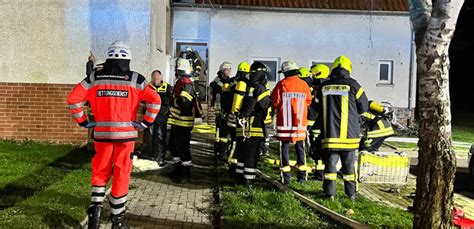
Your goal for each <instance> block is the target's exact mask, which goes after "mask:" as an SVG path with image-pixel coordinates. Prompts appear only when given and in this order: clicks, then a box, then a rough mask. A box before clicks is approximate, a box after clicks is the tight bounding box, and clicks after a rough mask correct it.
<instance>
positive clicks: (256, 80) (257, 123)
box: [236, 62, 270, 185]
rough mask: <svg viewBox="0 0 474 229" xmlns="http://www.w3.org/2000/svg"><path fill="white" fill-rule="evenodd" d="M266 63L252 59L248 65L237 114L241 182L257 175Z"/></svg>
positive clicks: (267, 104) (267, 102)
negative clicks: (247, 76)
mask: <svg viewBox="0 0 474 229" xmlns="http://www.w3.org/2000/svg"><path fill="white" fill-rule="evenodd" d="M269 72H270V69H269V68H268V66H266V65H265V64H263V63H261V62H254V63H253V64H252V65H251V66H250V74H249V80H248V84H247V87H246V91H245V94H244V97H243V102H242V107H241V108H240V110H239V112H238V113H237V119H238V123H239V124H238V127H237V132H236V135H237V151H238V153H237V155H238V159H237V160H238V163H237V169H236V173H237V178H238V181H239V182H240V183H244V184H246V185H251V184H252V182H253V181H254V180H255V178H256V173H257V163H258V159H259V146H260V144H261V142H263V141H264V139H265V136H266V131H265V123H264V121H265V117H266V116H267V113H268V108H269V107H270V92H269V91H268V90H267V89H266V87H265V83H266V79H267V74H268V73H269Z"/></svg>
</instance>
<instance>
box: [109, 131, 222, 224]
mask: <svg viewBox="0 0 474 229" xmlns="http://www.w3.org/2000/svg"><path fill="white" fill-rule="evenodd" d="M193 138H194V137H193ZM193 140H195V139H193ZM197 140H198V141H200V143H201V144H199V145H197V146H192V147H193V150H192V152H193V163H194V164H195V166H194V167H193V170H192V173H193V176H192V181H191V183H189V184H177V183H174V182H173V181H172V180H171V179H170V178H168V177H167V176H166V173H168V172H169V171H170V169H171V166H166V167H165V168H160V169H158V170H156V169H153V170H149V171H141V172H135V173H133V174H132V178H131V181H130V191H129V194H128V203H127V213H126V222H127V224H128V225H129V226H130V227H131V228H169V229H173V228H212V216H210V215H209V214H208V213H207V209H208V208H209V206H210V205H211V204H212V202H213V199H212V188H213V184H214V176H213V171H214V167H213V164H212V159H213V155H212V147H211V146H212V145H211V144H208V143H207V141H212V140H209V139H207V138H205V139H197ZM104 208H105V209H104V211H103V217H102V223H103V224H102V225H101V228H111V223H110V222H109V219H108V214H109V212H110V210H109V209H110V208H109V206H108V204H107V203H104Z"/></svg>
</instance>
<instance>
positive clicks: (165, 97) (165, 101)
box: [150, 81, 173, 122]
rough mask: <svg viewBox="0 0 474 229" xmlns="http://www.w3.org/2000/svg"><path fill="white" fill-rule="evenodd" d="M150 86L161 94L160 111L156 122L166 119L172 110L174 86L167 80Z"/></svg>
mask: <svg viewBox="0 0 474 229" xmlns="http://www.w3.org/2000/svg"><path fill="white" fill-rule="evenodd" d="M150 86H151V87H152V88H153V89H154V90H155V92H156V93H158V95H160V98H161V109H160V113H158V116H157V118H156V120H155V122H157V121H163V120H166V119H167V118H168V112H169V110H170V101H171V97H172V95H173V87H172V86H171V85H169V84H168V83H167V82H163V81H162V82H161V84H160V85H159V86H155V85H153V84H150Z"/></svg>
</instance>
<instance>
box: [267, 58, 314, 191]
mask: <svg viewBox="0 0 474 229" xmlns="http://www.w3.org/2000/svg"><path fill="white" fill-rule="evenodd" d="M280 72H283V74H284V75H285V79H283V80H281V81H280V82H278V84H277V85H276V87H275V89H273V92H272V108H273V109H274V110H275V112H276V113H277V139H278V140H280V141H281V152H280V155H281V160H280V170H281V181H282V183H284V184H289V183H290V179H291V173H290V172H291V167H290V161H289V155H288V153H289V152H288V151H289V144H290V142H291V143H295V150H296V166H297V167H298V173H297V179H298V182H300V183H304V182H306V179H307V172H308V167H307V166H306V158H305V157H306V156H305V150H304V140H305V139H306V128H307V125H308V119H307V115H308V106H309V105H310V104H311V91H310V89H309V86H308V84H307V83H306V82H305V81H303V80H301V79H300V78H299V77H298V76H299V74H300V71H299V69H298V66H297V65H296V63H295V62H294V61H287V62H284V63H283V64H282V65H281V71H280Z"/></svg>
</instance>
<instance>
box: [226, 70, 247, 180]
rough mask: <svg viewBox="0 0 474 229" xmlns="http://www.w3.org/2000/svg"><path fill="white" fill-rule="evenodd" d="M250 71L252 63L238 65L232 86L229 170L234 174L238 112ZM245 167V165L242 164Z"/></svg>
mask: <svg viewBox="0 0 474 229" xmlns="http://www.w3.org/2000/svg"><path fill="white" fill-rule="evenodd" d="M249 72H250V64H249V63H248V62H246V61H243V62H241V63H240V64H239V66H238V67H237V74H236V75H235V77H233V78H232V81H233V86H232V87H231V89H230V90H231V93H232V106H231V111H230V114H229V115H228V119H227V125H228V126H229V128H230V137H231V140H232V150H231V153H230V155H229V158H228V163H229V172H230V173H231V174H233V173H234V172H235V168H236V166H237V163H238V162H237V158H238V152H237V150H236V148H237V145H236V144H237V137H236V128H237V124H236V122H237V120H236V116H235V115H236V114H238V112H239V111H240V109H241V108H242V101H243V98H244V96H245V92H246V91H247V84H248V78H247V75H248V74H249ZM241 167H242V168H243V165H242V166H241Z"/></svg>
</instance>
